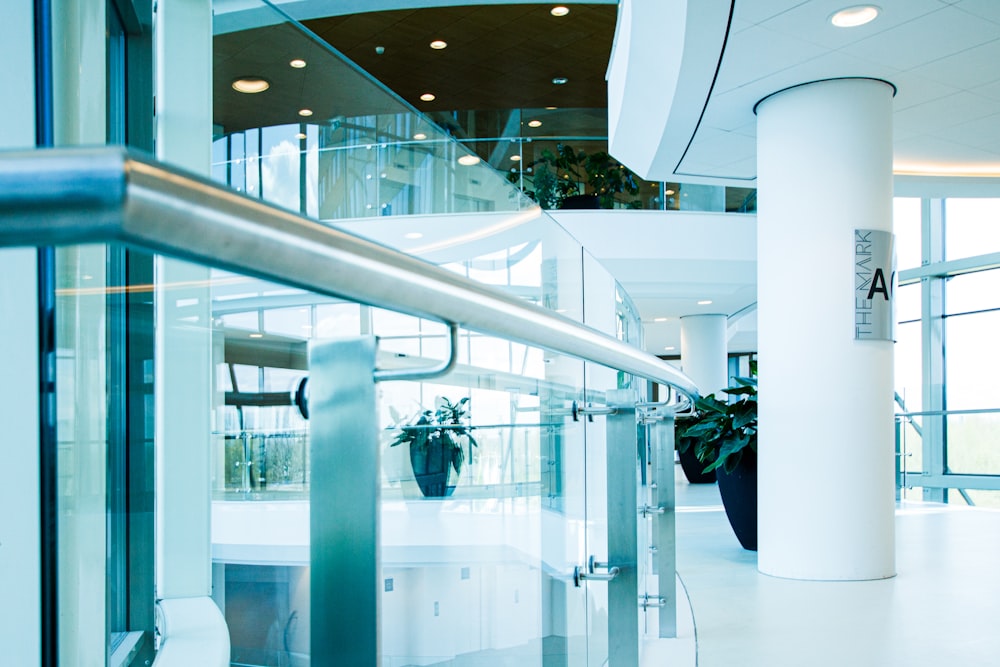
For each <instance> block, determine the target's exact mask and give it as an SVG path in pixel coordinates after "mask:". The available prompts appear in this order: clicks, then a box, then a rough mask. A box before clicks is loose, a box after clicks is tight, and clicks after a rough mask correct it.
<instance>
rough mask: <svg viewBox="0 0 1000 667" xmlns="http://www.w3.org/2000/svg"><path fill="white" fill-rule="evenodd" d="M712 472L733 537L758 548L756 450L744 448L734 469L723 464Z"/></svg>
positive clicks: (749, 547)
mask: <svg viewBox="0 0 1000 667" xmlns="http://www.w3.org/2000/svg"><path fill="white" fill-rule="evenodd" d="M715 472H716V475H715V476H716V477H717V478H718V480H719V495H720V496H722V505H723V507H725V508H726V517H727V518H728V519H729V525H730V526H732V527H733V532H734V533H736V539H738V540H739V541H740V544H741V545H742V546H743V548H744V549H747V550H749V551H757V452H754V451H753V450H750V449H745V450H744V451H743V457H742V458H741V459H740V463H739V465H737V466H736V469H735V470H733V472H731V473H727V472H726V471H725V470H723V469H722V468H716V470H715Z"/></svg>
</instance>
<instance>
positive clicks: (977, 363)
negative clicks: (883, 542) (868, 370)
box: [894, 198, 1000, 507]
mask: <svg viewBox="0 0 1000 667" xmlns="http://www.w3.org/2000/svg"><path fill="white" fill-rule="evenodd" d="M894 226H895V231H896V238H897V258H898V266H899V269H900V273H899V277H900V282H901V286H900V287H899V288H898V289H897V292H896V297H897V298H896V306H897V311H896V314H897V320H898V323H899V324H898V327H897V342H896V349H895V357H896V382H895V386H896V393H897V396H898V399H899V401H898V402H899V406H898V408H897V411H898V412H899V413H901V414H906V415H908V416H907V417H901V418H900V428H899V429H898V431H897V433H898V437H899V447H900V450H901V451H900V454H901V457H902V458H901V471H902V473H903V475H902V484H903V486H904V496H906V495H907V490H906V488H905V487H918V489H919V488H920V487H922V494H921V495H922V496H923V498H925V499H928V500H939V501H944V502H955V503H967V504H980V505H986V506H995V507H1000V439H998V438H997V437H996V433H998V432H1000V390H998V389H997V385H996V380H995V379H996V377H998V376H1000V357H998V356H997V355H996V353H995V345H994V344H993V342H994V341H995V340H996V338H997V333H998V331H1000V269H997V268H995V265H996V263H995V262H994V261H993V258H992V257H991V255H992V254H993V253H997V252H1000V199H984V198H980V199H957V198H956V199H925V200H918V199H897V200H896V202H895V219H894Z"/></svg>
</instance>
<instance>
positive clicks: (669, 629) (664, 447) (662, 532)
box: [648, 414, 677, 638]
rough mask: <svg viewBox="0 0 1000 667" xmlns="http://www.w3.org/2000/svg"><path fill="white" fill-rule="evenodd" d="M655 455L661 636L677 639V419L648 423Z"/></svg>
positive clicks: (655, 532) (655, 533)
mask: <svg viewBox="0 0 1000 667" xmlns="http://www.w3.org/2000/svg"><path fill="white" fill-rule="evenodd" d="M648 428H649V444H650V452H651V455H652V461H651V463H652V465H651V468H652V469H653V483H652V484H651V487H652V489H651V490H652V496H653V498H652V500H653V505H654V506H655V507H656V508H657V509H661V510H663V511H662V512H658V513H657V514H655V515H653V518H652V521H653V540H654V542H653V544H654V546H656V552H655V556H654V557H655V558H656V571H657V575H658V576H657V581H658V582H659V605H658V608H659V617H660V623H659V636H660V637H664V638H666V637H676V636H677V575H676V572H677V533H676V514H674V510H675V508H676V502H675V499H674V495H675V489H674V416H673V415H672V414H664V415H663V416H662V418H661V419H658V420H655V421H651V422H648Z"/></svg>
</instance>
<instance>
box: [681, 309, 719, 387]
mask: <svg viewBox="0 0 1000 667" xmlns="http://www.w3.org/2000/svg"><path fill="white" fill-rule="evenodd" d="M728 343H729V339H728V337H727V328H726V316H725V315H688V316H687V317H682V318H681V368H682V369H683V370H684V374H685V375H687V376H688V377H689V378H691V379H692V380H693V381H694V383H695V384H696V385H698V390H699V391H701V394H702V396H708V395H709V394H714V393H715V392H717V391H719V390H720V389H725V388H726V387H728V386H729V361H728V358H727V355H728V352H729V348H728Z"/></svg>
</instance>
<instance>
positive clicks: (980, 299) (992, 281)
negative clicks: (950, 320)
mask: <svg viewBox="0 0 1000 667" xmlns="http://www.w3.org/2000/svg"><path fill="white" fill-rule="evenodd" d="M996 308H1000V269H994V270H991V271H978V272H976V273H965V274H962V275H959V276H953V277H951V278H948V280H947V281H946V282H945V314H946V315H955V314H959V313H971V312H975V311H979V310H990V309H996Z"/></svg>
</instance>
